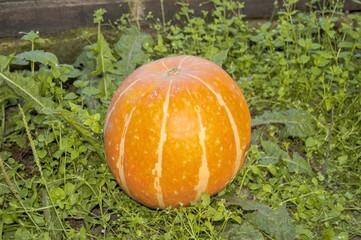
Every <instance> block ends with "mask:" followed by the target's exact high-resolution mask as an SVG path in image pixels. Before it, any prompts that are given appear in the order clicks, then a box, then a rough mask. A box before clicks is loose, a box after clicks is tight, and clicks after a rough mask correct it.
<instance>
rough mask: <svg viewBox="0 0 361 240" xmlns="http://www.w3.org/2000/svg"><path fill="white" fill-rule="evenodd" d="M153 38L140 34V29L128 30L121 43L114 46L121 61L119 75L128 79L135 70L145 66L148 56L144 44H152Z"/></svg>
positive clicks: (118, 66) (118, 67) (121, 38)
mask: <svg viewBox="0 0 361 240" xmlns="http://www.w3.org/2000/svg"><path fill="white" fill-rule="evenodd" d="M152 43H153V38H152V36H151V35H149V34H147V33H143V32H140V31H139V30H138V28H136V27H131V28H129V29H126V30H125V31H124V33H123V35H122V36H121V37H120V38H119V41H118V42H117V43H116V44H115V45H114V49H115V51H116V53H117V54H118V55H119V56H120V58H121V60H120V61H118V62H117V63H116V67H117V72H116V73H117V74H119V75H123V76H124V77H126V76H127V75H129V74H130V73H131V72H133V71H134V69H135V68H136V67H137V66H139V65H142V64H144V63H145V62H146V61H147V59H148V56H147V54H146V53H145V51H144V50H143V44H152Z"/></svg>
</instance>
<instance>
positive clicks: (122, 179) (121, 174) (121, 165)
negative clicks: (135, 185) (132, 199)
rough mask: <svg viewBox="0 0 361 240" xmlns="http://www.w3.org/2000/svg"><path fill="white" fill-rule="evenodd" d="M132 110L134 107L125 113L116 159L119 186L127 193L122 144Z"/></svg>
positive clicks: (123, 143)
mask: <svg viewBox="0 0 361 240" xmlns="http://www.w3.org/2000/svg"><path fill="white" fill-rule="evenodd" d="M134 110H135V107H134V108H132V110H131V111H130V113H129V114H127V115H125V122H124V128H123V131H122V137H121V139H120V143H119V155H118V161H117V167H118V169H119V177H120V182H121V186H122V187H123V190H124V191H125V192H126V193H128V194H129V195H130V192H129V189H128V185H127V182H126V181H125V176H124V146H125V135H126V134H127V131H128V126H129V123H130V120H131V118H132V115H133V112H134Z"/></svg>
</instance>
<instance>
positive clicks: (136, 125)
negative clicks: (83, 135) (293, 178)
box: [104, 56, 251, 208]
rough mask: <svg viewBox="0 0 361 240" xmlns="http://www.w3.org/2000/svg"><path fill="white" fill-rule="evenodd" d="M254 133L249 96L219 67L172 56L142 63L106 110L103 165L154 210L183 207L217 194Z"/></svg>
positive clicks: (122, 185) (132, 194) (196, 60)
mask: <svg viewBox="0 0 361 240" xmlns="http://www.w3.org/2000/svg"><path fill="white" fill-rule="evenodd" d="M250 135H251V117H250V112H249V109H248V106H247V103H246V100H245V98H244V96H243V94H242V92H241V90H240V89H239V88H238V86H237V84H236V83H235V82H234V81H233V80H232V78H231V77H230V76H229V75H228V74H227V73H226V72H225V71H224V70H223V69H221V68H220V67H218V66H217V65H216V64H214V63H212V62H210V61H208V60H205V59H203V58H199V57H194V56H176V57H167V58H163V59H159V60H157V61H154V62H151V63H148V64H145V65H144V66H142V67H140V68H138V69H137V70H135V71H134V72H133V73H132V74H131V75H129V76H128V77H127V78H126V79H125V80H124V82H123V83H122V84H121V85H120V86H119V88H118V90H117V91H116V93H115V95H114V97H113V99H112V100H111V103H110V105H109V108H108V112H107V116H106V120H105V129H104V138H105V152H106V158H107V163H108V165H109V167H110V170H111V171H112V173H113V175H114V177H115V178H116V180H117V182H118V183H119V185H120V186H121V188H122V189H123V190H124V191H125V192H126V193H127V194H128V195H129V196H131V197H132V198H133V199H135V200H136V201H138V202H140V203H142V204H144V205H146V206H148V207H151V208H166V207H169V206H171V207H178V206H180V205H181V204H182V205H184V206H187V205H189V204H190V202H192V201H198V200H199V199H200V197H201V194H202V193H208V194H210V195H214V194H216V193H218V192H219V191H221V190H222V189H223V188H224V187H225V186H226V185H227V183H229V182H230V180H231V179H232V178H233V177H234V176H235V175H236V173H237V172H238V171H239V169H240V168H241V166H242V164H243V161H244V155H245V151H246V150H247V148H248V145H249V141H250Z"/></svg>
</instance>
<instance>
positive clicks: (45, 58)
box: [15, 50, 59, 66]
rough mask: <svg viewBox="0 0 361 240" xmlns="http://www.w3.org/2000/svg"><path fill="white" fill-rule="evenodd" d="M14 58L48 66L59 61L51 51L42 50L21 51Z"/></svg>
mask: <svg viewBox="0 0 361 240" xmlns="http://www.w3.org/2000/svg"><path fill="white" fill-rule="evenodd" d="M15 59H17V60H26V61H31V62H38V63H42V64H44V65H50V66H54V65H57V64H58V63H59V61H58V58H57V57H56V56H55V55H54V54H53V53H50V52H44V51H43V50H34V51H28V52H22V53H20V54H18V55H16V56H15Z"/></svg>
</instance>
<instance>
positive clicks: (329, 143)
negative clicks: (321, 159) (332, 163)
mask: <svg viewBox="0 0 361 240" xmlns="http://www.w3.org/2000/svg"><path fill="white" fill-rule="evenodd" d="M333 120H334V108H332V109H331V124H330V129H329V132H328V146H327V152H326V158H325V163H324V165H323V168H322V175H323V177H324V179H325V180H326V170H327V164H328V159H329V157H330V152H331V141H332V128H333Z"/></svg>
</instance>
